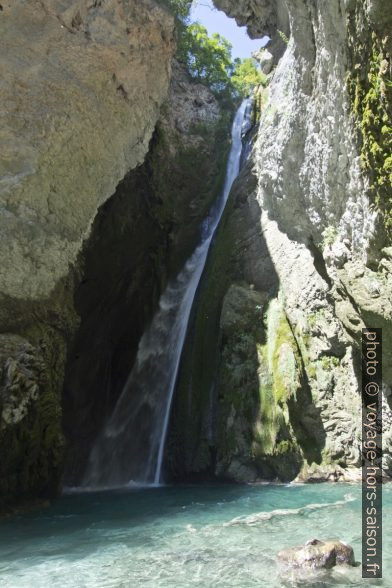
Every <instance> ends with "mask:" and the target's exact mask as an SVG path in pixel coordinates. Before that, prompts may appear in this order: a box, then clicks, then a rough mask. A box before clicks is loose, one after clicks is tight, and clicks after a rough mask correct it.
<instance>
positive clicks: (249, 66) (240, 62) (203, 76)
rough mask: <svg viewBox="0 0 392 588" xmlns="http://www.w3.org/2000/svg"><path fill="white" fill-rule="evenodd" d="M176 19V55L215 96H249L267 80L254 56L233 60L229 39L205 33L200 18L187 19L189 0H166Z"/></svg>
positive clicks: (239, 97) (188, 17) (232, 99)
mask: <svg viewBox="0 0 392 588" xmlns="http://www.w3.org/2000/svg"><path fill="white" fill-rule="evenodd" d="M166 1H167V4H168V6H169V8H170V9H171V10H172V11H173V13H174V14H175V16H176V21H177V32H178V50H177V58H178V59H179V60H180V61H181V62H182V63H184V64H185V65H186V67H187V70H188V72H189V74H190V75H191V76H192V78H193V79H195V80H196V81H198V82H200V83H203V84H205V85H207V86H208V87H209V88H210V89H211V90H212V91H213V92H214V93H215V95H216V96H217V97H219V98H221V99H226V100H229V101H234V102H235V101H236V100H238V99H241V98H244V97H246V96H249V95H250V94H251V92H252V90H253V89H254V88H255V87H257V86H259V85H265V84H266V76H265V75H264V74H263V73H262V72H261V71H260V68H259V67H258V65H257V62H256V60H255V59H253V58H246V59H240V58H236V59H234V60H233V57H232V45H231V43H230V42H229V41H228V40H227V39H226V38H225V37H223V36H222V35H220V34H219V33H213V34H212V35H209V34H208V31H207V29H206V28H205V27H204V26H203V25H202V24H200V23H199V22H194V23H191V22H190V16H189V13H190V8H191V5H192V2H188V1H187V0H166Z"/></svg>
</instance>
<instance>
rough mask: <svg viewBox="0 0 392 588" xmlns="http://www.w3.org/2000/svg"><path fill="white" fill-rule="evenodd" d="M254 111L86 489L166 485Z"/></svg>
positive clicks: (246, 113) (244, 112)
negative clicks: (186, 363) (209, 270)
mask: <svg viewBox="0 0 392 588" xmlns="http://www.w3.org/2000/svg"><path fill="white" fill-rule="evenodd" d="M251 112H252V108H251V100H249V99H247V100H245V101H244V102H243V103H242V104H241V106H240V107H239V109H238V111H237V113H236V115H235V118H234V122H233V126H232V146H231V151H230V155H229V159H228V163H227V170H226V180H225V185H224V189H223V192H222V194H221V196H220V197H219V198H218V199H217V201H216V202H215V204H214V205H213V206H212V208H211V210H210V212H209V215H208V216H207V218H206V219H205V220H204V221H203V223H202V226H201V236H200V243H199V245H198V246H197V247H196V249H195V250H194V252H193V253H192V255H191V256H190V258H189V259H188V261H187V262H186V264H185V266H184V268H183V269H182V270H181V272H180V273H179V275H178V276H177V277H176V278H175V279H174V280H173V281H172V282H171V283H169V285H168V286H167V288H166V290H165V291H164V293H163V294H162V296H161V298H160V301H159V308H158V310H157V312H156V314H155V316H154V318H153V320H152V322H151V324H150V325H149V327H148V328H147V330H146V331H145V333H144V334H143V336H142V338H141V340H140V343H139V348H138V353H137V357H136V360H135V364H134V366H133V368H132V371H131V373H130V375H129V377H128V380H127V382H126V384H125V386H124V389H123V391H122V393H121V396H120V398H119V400H118V402H117V404H116V406H115V408H114V411H113V413H112V415H111V416H110V418H109V419H108V421H107V423H106V425H105V426H104V429H103V431H102V433H101V434H100V436H99V437H98V439H97V441H96V443H95V445H94V447H93V450H92V452H91V455H90V459H89V463H88V466H87V470H86V473H85V476H84V480H83V486H89V487H118V486H125V485H132V484H143V485H159V484H160V483H162V462H163V457H164V449H165V442H166V437H167V431H168V425H169V419H170V410H171V405H172V400H173V393H174V389H175V385H176V380H177V374H178V369H179V365H180V359H181V354H182V349H183V346H184V342H185V337H186V332H187V327H188V322H189V318H190V314H191V310H192V304H193V301H194V298H195V294H196V290H197V287H198V285H199V282H200V279H201V276H202V273H203V270H204V267H205V263H206V260H207V255H208V251H209V249H210V246H211V242H212V239H213V237H214V234H215V231H216V229H217V227H218V225H219V222H220V219H221V217H222V214H223V211H224V208H225V205H226V202H227V199H228V196H229V194H230V190H231V188H232V185H233V182H234V180H235V179H236V177H237V176H238V174H239V171H240V162H241V154H242V137H243V136H244V134H245V133H246V132H247V130H248V129H249V120H250V116H251Z"/></svg>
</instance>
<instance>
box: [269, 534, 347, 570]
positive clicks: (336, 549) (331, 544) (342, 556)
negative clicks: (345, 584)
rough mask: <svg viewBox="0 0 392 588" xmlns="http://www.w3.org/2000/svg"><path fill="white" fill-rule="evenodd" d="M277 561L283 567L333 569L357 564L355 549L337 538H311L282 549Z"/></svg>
mask: <svg viewBox="0 0 392 588" xmlns="http://www.w3.org/2000/svg"><path fill="white" fill-rule="evenodd" d="M277 561H278V563H279V564H280V565H282V566H283V567H288V568H311V569H320V568H324V569H327V570H328V569H331V568H333V567H334V566H337V565H344V564H345V565H349V566H354V565H355V559H354V550H353V548H352V547H350V545H347V544H346V543H343V542H342V541H337V540H331V539H329V540H326V541H320V540H318V539H311V540H310V541H307V542H306V543H305V545H301V546H298V547H291V548H288V549H284V550H282V551H280V552H279V553H278V555H277Z"/></svg>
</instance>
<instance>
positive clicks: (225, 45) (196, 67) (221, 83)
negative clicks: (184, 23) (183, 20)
mask: <svg viewBox="0 0 392 588" xmlns="http://www.w3.org/2000/svg"><path fill="white" fill-rule="evenodd" d="M180 44H181V46H180V56H181V58H182V60H183V61H184V62H185V63H186V65H187V67H188V71H189V73H190V74H191V76H192V77H193V78H195V79H196V80H197V81H199V82H202V83H205V84H206V85H208V86H209V87H210V88H211V89H212V90H213V91H214V92H216V93H218V94H220V93H223V92H224V91H225V90H226V88H227V87H228V86H229V84H230V76H231V74H232V72H233V62H232V59H231V49H232V46H231V44H230V43H229V41H227V39H225V38H224V37H222V36H221V35H219V34H218V33H213V34H212V35H211V37H209V36H208V31H207V29H206V28H205V27H204V26H203V25H201V24H200V23H198V22H196V23H193V24H191V25H189V26H188V27H187V28H186V29H185V31H184V33H183V35H182V39H181V40H180Z"/></svg>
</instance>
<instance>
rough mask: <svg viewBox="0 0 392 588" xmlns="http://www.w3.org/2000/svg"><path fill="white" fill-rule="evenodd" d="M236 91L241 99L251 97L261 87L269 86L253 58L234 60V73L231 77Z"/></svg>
mask: <svg viewBox="0 0 392 588" xmlns="http://www.w3.org/2000/svg"><path fill="white" fill-rule="evenodd" d="M231 84H232V86H233V88H234V91H235V92H236V93H237V94H238V95H239V96H241V97H243V98H245V97H246V96H249V95H250V93H251V92H252V90H253V89H254V88H255V87H256V86H259V85H263V86H266V85H267V77H266V75H265V74H263V73H262V72H261V71H260V69H258V68H257V65H256V61H255V60H254V59H252V58H251V57H249V58H247V59H239V58H237V59H235V60H234V72H233V75H232V76H231Z"/></svg>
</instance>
